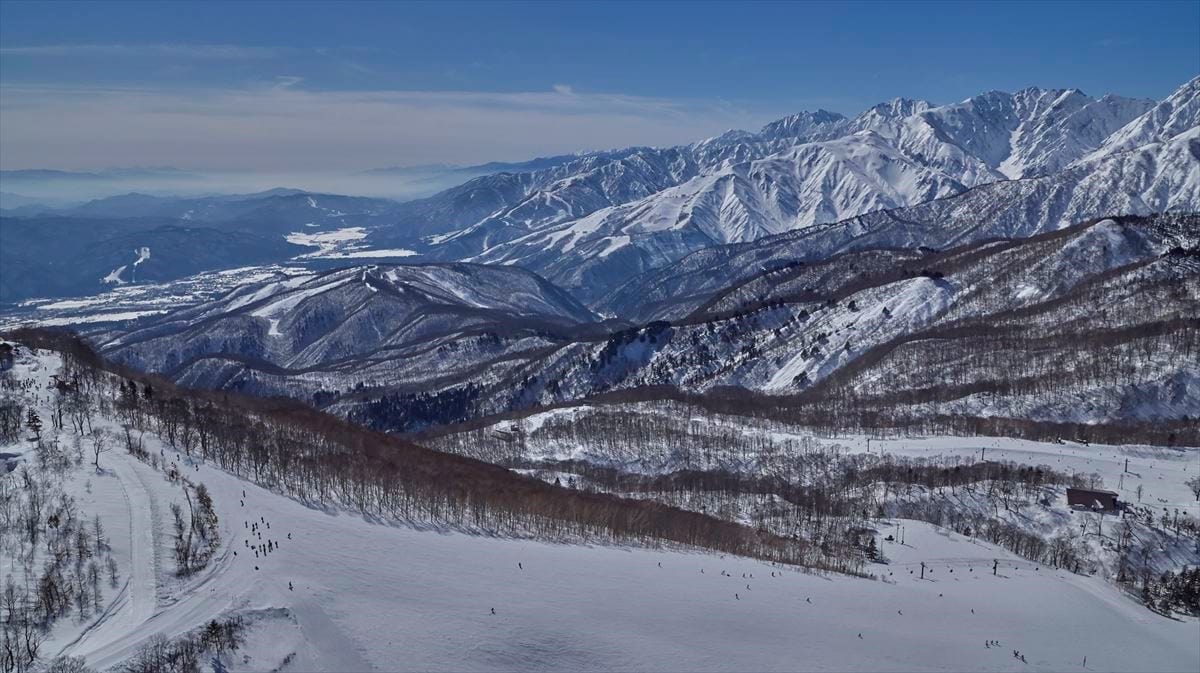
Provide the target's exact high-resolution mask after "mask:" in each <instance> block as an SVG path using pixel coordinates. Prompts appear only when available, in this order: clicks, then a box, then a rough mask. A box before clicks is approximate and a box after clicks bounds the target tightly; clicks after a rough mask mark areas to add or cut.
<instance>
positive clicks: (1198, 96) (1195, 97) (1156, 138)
mask: <svg viewBox="0 0 1200 673" xmlns="http://www.w3.org/2000/svg"><path fill="white" fill-rule="evenodd" d="M1196 126H1200V76H1198V77H1194V78H1192V80H1190V81H1189V82H1187V83H1185V84H1184V85H1183V86H1181V87H1179V88H1178V89H1176V90H1175V91H1174V92H1173V93H1172V94H1171V95H1170V96H1167V97H1166V98H1165V99H1163V100H1162V101H1160V102H1159V103H1157V104H1155V105H1153V106H1152V107H1149V109H1147V110H1145V111H1144V112H1143V113H1142V114H1141V115H1140V116H1138V117H1137V118H1135V119H1133V120H1132V121H1130V122H1129V123H1127V124H1125V125H1124V126H1122V127H1121V128H1119V129H1118V130H1116V131H1115V132H1114V133H1113V134H1112V135H1111V136H1110V137H1109V138H1108V139H1107V140H1105V141H1104V144H1103V145H1102V146H1101V147H1100V148H1099V149H1097V150H1096V151H1095V152H1093V153H1091V154H1089V155H1088V156H1087V157H1086V158H1087V159H1089V160H1090V159H1095V158H1098V157H1101V156H1107V155H1110V154H1113V153H1116V152H1126V151H1129V150H1133V149H1137V148H1138V147H1142V146H1143V145H1149V144H1151V143H1157V142H1163V141H1167V140H1170V139H1171V138H1174V137H1176V136H1178V135H1180V134H1182V133H1184V132H1185V131H1187V130H1188V129H1191V128H1194V127H1196Z"/></svg>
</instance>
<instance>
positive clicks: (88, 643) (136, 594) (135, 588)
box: [61, 452, 158, 660]
mask: <svg viewBox="0 0 1200 673" xmlns="http://www.w3.org/2000/svg"><path fill="white" fill-rule="evenodd" d="M109 455H112V456H113V459H112V460H109V461H107V463H108V465H107V467H108V468H110V469H112V471H113V473H114V474H115V475H116V477H117V479H118V480H119V481H120V484H121V490H122V491H123V492H124V495H125V504H126V507H127V508H128V510H129V535H130V538H131V539H130V554H131V557H130V567H129V568H128V569H127V570H126V572H128V573H129V577H128V579H127V580H126V582H125V587H124V591H123V592H122V593H121V594H120V595H119V596H118V598H117V600H116V601H115V602H114V603H113V605H112V606H111V607H110V609H109V610H108V611H107V612H106V613H105V615H104V616H103V617H101V618H100V619H99V620H98V621H97V622H96V623H95V624H94V625H93V626H91V627H90V628H88V630H86V631H84V632H83V633H82V634H80V636H79V638H77V639H76V640H75V641H74V642H72V643H70V644H68V645H67V646H66V647H64V648H63V650H62V652H61V654H64V655H71V656H82V657H86V658H88V659H89V660H90V659H92V657H93V656H95V655H96V653H97V652H101V651H103V650H104V649H105V648H106V647H108V646H109V645H111V644H112V643H114V642H116V641H120V640H122V639H123V638H125V637H126V636H128V634H130V633H132V632H135V631H138V630H139V629H140V627H141V625H143V624H145V623H146V622H147V621H149V620H150V619H151V618H152V617H153V616H154V612H155V609H156V608H157V605H158V559H157V556H156V554H155V544H154V535H155V531H156V530H157V527H156V525H155V516H154V512H155V509H156V508H155V507H154V497H153V495H151V492H150V490H149V489H147V488H146V485H145V483H143V482H142V478H141V476H140V475H139V474H138V472H137V470H136V468H135V467H134V466H133V465H131V464H130V461H131V460H132V458H130V457H129V456H126V455H116V452H113V453H111V454H109Z"/></svg>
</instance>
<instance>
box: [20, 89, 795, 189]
mask: <svg viewBox="0 0 1200 673" xmlns="http://www.w3.org/2000/svg"><path fill="white" fill-rule="evenodd" d="M299 85H300V79H299V78H295V77H290V76H280V77H279V78H277V79H276V80H275V81H274V82H271V83H268V84H266V85H264V86H260V87H254V88H242V89H188V90H164V89H160V88H136V87H97V88H91V87H71V86H4V87H0V94H2V95H0V116H2V117H3V120H4V122H3V124H0V144H3V146H4V148H5V149H4V152H3V156H2V157H0V165H2V166H3V167H4V168H31V167H43V166H55V167H73V168H87V167H93V166H99V165H105V166H107V165H132V164H141V165H145V164H161V165H175V166H180V167H183V168H194V169H205V170H297V169H320V170H359V169H365V168H371V167H377V166H393V165H415V164H424V163H461V164H467V163H477V162H485V161H491V160H496V159H512V160H516V159H525V158H530V157H533V156H537V155H546V154H558V153H569V152H574V151H583V150H590V149H603V148H610V147H622V146H628V145H669V144H675V143H684V142H690V141H693V140H697V139H699V138H703V137H706V136H709V135H716V134H718V133H720V132H722V131H724V130H726V129H729V128H754V127H756V126H758V125H760V124H761V123H763V122H764V121H767V120H768V119H769V118H770V117H771V116H772V115H771V114H769V113H765V114H764V113H753V112H750V111H747V110H745V109H742V108H740V107H738V106H735V105H730V104H728V103H724V102H721V101H695V100H673V99H667V98H651V97H644V96H631V95H623V94H605V93H580V92H577V91H574V90H572V89H569V88H568V89H566V90H565V91H564V90H563V88H562V87H561V85H560V86H552V87H550V88H548V89H547V90H544V91H533V92H513V93H503V92H480V91H313V90H307V89H304V88H301V87H300V86H299ZM564 93H569V94H570V95H564Z"/></svg>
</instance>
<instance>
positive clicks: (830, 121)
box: [758, 110, 849, 141]
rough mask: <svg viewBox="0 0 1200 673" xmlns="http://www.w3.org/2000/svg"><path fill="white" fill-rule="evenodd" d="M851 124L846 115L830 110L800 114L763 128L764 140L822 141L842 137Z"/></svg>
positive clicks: (789, 116) (761, 133)
mask: <svg viewBox="0 0 1200 673" xmlns="http://www.w3.org/2000/svg"><path fill="white" fill-rule="evenodd" d="M848 122H849V120H848V119H846V117H845V115H842V114H839V113H837V112H829V111H828V110H817V111H815V112H808V111H805V112H800V113H797V114H794V115H788V116H787V117H784V118H783V119H777V120H775V121H773V122H771V123H770V124H767V125H766V126H764V127H762V130H761V131H759V133H758V135H759V136H760V137H761V138H762V139H763V140H778V139H781V138H794V139H797V140H800V141H810V140H822V139H825V138H832V137H834V136H836V135H840V134H841V133H842V132H843V131H844V129H845V127H846V124H847V123H848Z"/></svg>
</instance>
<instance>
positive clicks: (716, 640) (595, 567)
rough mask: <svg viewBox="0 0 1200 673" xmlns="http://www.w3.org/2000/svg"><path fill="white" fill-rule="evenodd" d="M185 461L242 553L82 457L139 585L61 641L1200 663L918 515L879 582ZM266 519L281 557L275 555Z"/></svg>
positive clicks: (1166, 631) (635, 661)
mask: <svg viewBox="0 0 1200 673" xmlns="http://www.w3.org/2000/svg"><path fill="white" fill-rule="evenodd" d="M56 363H57V358H56V357H54V356H41V357H39V358H37V359H35V360H31V359H25V360H23V361H22V362H20V363H18V365H17V369H16V374H17V375H18V376H22V377H27V376H29V375H30V374H31V373H32V372H34V371H35V370H36V375H37V376H38V377H39V379H40V380H41V381H46V380H48V377H49V375H50V374H51V373H53V372H54V371H55V370H56V368H57V366H56ZM43 390H44V389H41V390H38V391H36V393H37V394H40V395H42V397H43V398H45V393H44V392H43ZM42 403H43V404H45V402H44V400H43V402H42ZM146 439H147V442H148V444H147V448H148V449H150V450H151V451H152V452H153V451H158V450H159V448H160V446H161V445H160V444H159V443H158V442H157V441H156V440H153V439H152V438H150V437H149V436H147V437H146ZM914 441H915V440H914ZM30 446H32V445H31V444H22V445H19V446H9V447H0V449H3V451H5V452H22V451H26V452H27V451H29V448H30ZM872 448H873V449H874V446H873V447H872ZM1072 448H1077V447H1072ZM163 451H164V454H165V456H166V457H167V458H169V459H174V458H175V452H174V451H173V450H171V449H169V448H163ZM178 460H179V462H180V464H184V465H185V467H184V471H185V473H186V474H187V475H188V477H189V478H190V479H192V480H193V481H195V482H202V483H204V484H205V485H207V486H208V488H209V489H210V490H211V492H212V495H213V498H214V500H215V503H216V506H217V508H218V511H219V514H220V517H221V522H220V525H221V529H222V536H223V546H222V549H221V551H219V552H218V554H217V556H216V557H215V558H214V559H213V561H212V563H211V564H210V566H209V567H208V568H207V569H206V570H204V571H202V572H201V573H200V574H199V575H197V576H194V577H191V578H189V579H187V580H186V581H181V580H179V579H177V578H176V577H175V576H174V574H173V560H172V557H171V554H170V544H171V540H170V530H169V511H168V510H169V504H170V502H172V500H179V499H181V495H180V493H179V489H178V487H177V486H173V485H171V484H169V483H168V482H167V481H166V480H165V478H164V476H163V474H162V473H161V472H159V471H156V470H154V469H153V468H151V467H149V466H148V465H145V464H143V463H141V462H139V461H137V460H135V459H134V458H132V457H131V456H129V455H127V454H125V453H124V451H123V450H122V449H120V448H118V449H117V450H115V451H113V452H110V453H106V454H104V455H102V456H101V458H100V464H101V466H102V467H103V468H104V470H105V472H104V474H102V475H98V474H96V473H95V471H94V469H92V468H90V467H89V466H87V465H86V464H85V465H84V466H83V467H81V468H78V469H77V473H76V474H75V482H77V483H75V484H74V485H73V486H75V487H78V489H79V492H80V494H81V503H80V504H81V510H82V511H84V512H87V513H90V512H93V511H99V513H100V514H101V515H102V516H103V517H104V518H105V523H106V526H107V528H108V531H109V535H110V536H111V537H112V538H113V542H112V544H113V548H114V549H113V551H114V554H115V555H117V556H118V558H119V562H120V564H121V573H122V582H124V585H123V587H122V588H121V589H120V592H119V594H115V595H108V594H106V602H107V604H108V605H109V609H108V611H107V612H106V613H105V614H104V615H103V616H102V617H101V618H100V619H99V621H98V622H97V623H95V624H85V625H78V624H76V623H74V622H72V621H71V619H70V618H68V620H66V621H64V622H60V623H59V624H58V625H57V626H56V630H55V632H54V634H53V639H52V640H51V642H49V643H48V644H47V646H46V647H45V648H44V651H45V652H46V653H47V654H49V655H51V656H52V655H53V654H55V653H58V652H61V653H62V654H68V655H73V656H82V657H85V658H86V659H87V660H88V663H89V664H90V665H91V666H93V667H96V668H98V669H108V668H111V667H114V666H117V665H119V664H120V663H121V662H122V661H123V660H124V659H126V658H127V657H129V656H130V655H131V654H132V653H133V652H134V651H135V650H136V649H137V648H138V647H139V646H140V645H141V644H143V643H145V642H146V641H147V640H148V639H149V638H150V637H151V636H153V635H154V634H156V633H162V634H165V635H167V636H174V635H178V634H180V633H183V632H186V631H189V630H191V629H194V628H196V627H198V626H200V625H202V624H203V623H204V622H206V621H207V620H210V619H213V618H217V617H221V616H223V615H228V614H231V613H240V614H242V615H243V616H244V617H245V618H246V619H247V621H248V622H249V624H250V629H249V631H248V642H247V644H246V645H245V647H243V648H242V649H241V650H239V651H238V652H237V653H235V654H234V655H233V656H231V657H227V658H226V660H225V661H224V662H223V664H222V666H223V667H224V668H225V670H230V671H271V670H283V671H399V670H438V671H488V670H659V671H682V670H713V671H719V670H737V671H749V670H755V671H795V670H837V671H899V670H903V671H1064V670H1086V671H1196V670H1198V669H1200V639H1198V638H1197V633H1198V625H1197V622H1196V620H1193V619H1182V620H1176V619H1168V618H1165V617H1162V616H1159V615H1157V614H1154V613H1152V612H1150V611H1148V610H1146V609H1145V608H1143V607H1141V606H1140V605H1138V604H1137V603H1136V602H1134V601H1132V600H1130V599H1128V598H1126V597H1124V596H1122V595H1120V594H1118V593H1117V591H1116V590H1115V589H1113V588H1112V587H1111V586H1110V585H1108V584H1106V583H1105V582H1103V581H1102V580H1101V579H1100V578H1098V577H1083V576H1076V575H1072V574H1070V573H1066V572H1062V571H1056V570H1053V569H1050V568H1045V567H1041V568H1038V567H1035V566H1034V565H1033V564H1031V563H1028V562H1026V561H1024V560H1021V559H1019V558H1016V557H1014V556H1013V555H1011V554H1009V553H1007V552H1005V551H1003V550H1001V549H999V548H996V547H993V546H990V545H986V544H981V543H977V542H974V541H972V540H971V539H969V538H965V537H963V536H960V535H957V534H954V533H950V532H947V531H944V530H940V529H937V528H935V527H933V526H929V525H926V524H920V523H917V522H913V521H894V522H887V523H886V524H885V525H884V527H883V529H882V530H881V538H882V536H883V535H886V534H887V533H890V532H892V531H894V530H895V527H896V526H901V527H903V529H904V532H903V535H904V541H905V544H904V545H903V546H901V545H900V544H898V543H887V542H885V543H884V544H883V552H884V554H886V556H887V557H888V559H889V560H890V564H888V565H882V564H879V565H872V566H870V568H871V570H872V572H874V573H876V574H877V575H879V576H881V578H882V580H883V581H877V580H868V579H857V578H850V577H843V576H824V575H810V574H806V573H803V572H799V571H797V570H794V569H790V568H781V567H775V566H772V565H769V564H766V563H762V562H757V561H753V560H748V559H743V558H735V557H732V556H720V555H717V554H711V553H702V552H695V551H687V550H672V551H658V550H651V549H628V548H614V547H606V546H579V545H567V544H550V543H543V542H535V541H527V540H510V539H496V538H489V537H483V536H474V535H467V534H462V533H457V532H437V531H429V530H416V529H413V528H411V527H407V526H404V525H399V524H393V523H389V522H376V521H367V520H364V518H363V517H361V516H358V515H355V514H353V513H350V512H344V511H334V510H325V509H318V508H314V507H308V506H306V505H304V504H302V503H300V502H296V501H294V500H291V499H289V498H284V497H281V496H278V495H275V494H273V493H271V492H269V491H266V490H264V489H261V488H259V487H257V486H254V485H252V484H249V483H247V482H245V481H243V480H241V479H238V478H236V477H234V476H232V475H230V474H227V473H225V472H223V471H221V470H218V469H215V468H213V467H211V466H209V465H206V464H199V465H186V464H185V461H184V460H183V459H182V458H180V459H178ZM85 481H90V482H91V483H92V488H91V492H90V493H88V494H87V495H83V493H84V492H85V491H84V488H83V484H84V482H85ZM243 492H244V494H245V495H244V496H243ZM242 503H244V506H243V504H242ZM250 522H258V523H259V524H260V528H261V529H262V532H263V538H262V540H261V543H266V541H267V540H268V539H270V540H272V541H275V542H278V544H279V548H278V550H277V551H275V552H273V553H270V554H268V555H266V556H265V557H262V558H255V556H254V553H253V551H252V550H250V549H248V548H247V547H246V542H245V541H246V540H247V538H248V536H249V534H250V533H249V531H248V529H247V526H248V524H249V523H250ZM267 524H269V528H267V527H265V526H266V525H267ZM252 543H253V544H259V543H260V541H259V540H258V539H257V536H256V537H255V539H254V540H253V542H252ZM235 552H236V555H235ZM993 560H998V561H999V567H998V569H997V572H996V574H995V575H993V574H992V563H993ZM922 561H923V562H925V563H926V565H927V570H926V575H925V578H924V579H919V572H920V566H919V564H920V563H921V562H922ZM4 566H5V567H6V568H7V567H9V563H8V562H7V559H5V563H4ZM131 567H132V568H133V570H132V572H131V571H130V568H131ZM743 574H745V578H743ZM126 580H127V581H126ZM289 583H290V584H291V586H292V587H294V589H290V588H289ZM493 609H494V610H495V614H493V613H492V611H493ZM81 630H82V634H80V631H81ZM860 636H861V637H860ZM994 640H998V641H999V645H998V646H993V647H988V646H985V643H986V642H988V641H994ZM1013 650H1018V651H1019V652H1020V653H1021V654H1023V655H1024V656H1025V659H1026V660H1025V662H1022V661H1020V660H1018V659H1016V658H1015V657H1014V656H1013ZM1085 656H1086V657H1087V667H1086V668H1083V667H1082V662H1083V658H1084V657H1085ZM211 665H212V664H210V663H206V666H211Z"/></svg>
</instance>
